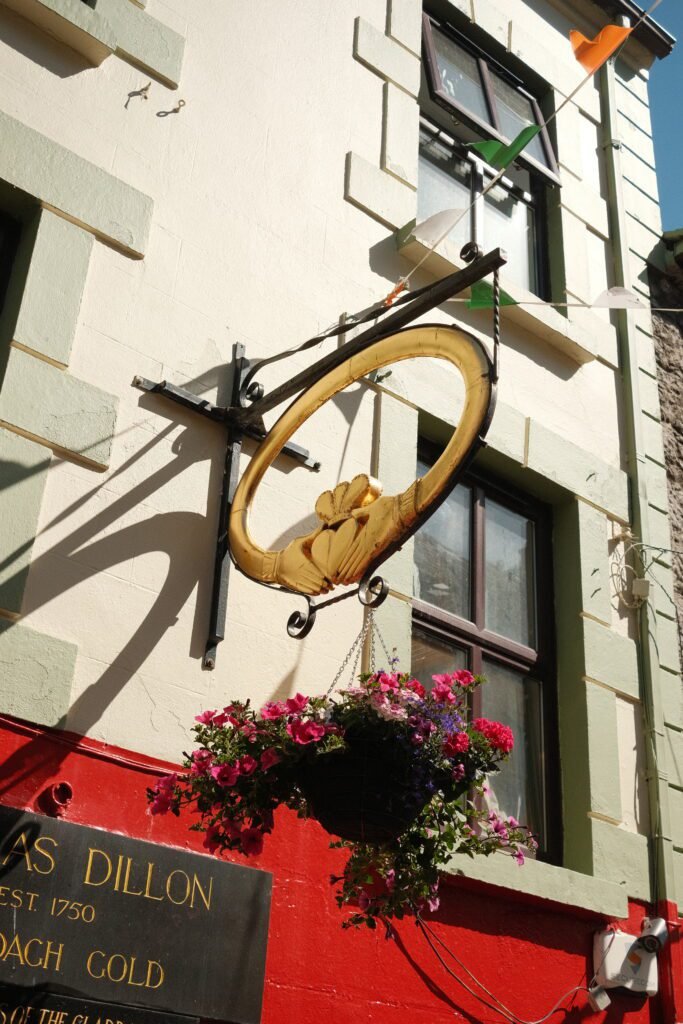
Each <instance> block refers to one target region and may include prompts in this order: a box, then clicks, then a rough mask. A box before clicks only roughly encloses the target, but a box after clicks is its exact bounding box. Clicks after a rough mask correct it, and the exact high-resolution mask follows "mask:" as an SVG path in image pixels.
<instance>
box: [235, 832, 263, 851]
mask: <svg viewBox="0 0 683 1024" xmlns="http://www.w3.org/2000/svg"><path fill="white" fill-rule="evenodd" d="M240 843H241V845H242V853H245V854H246V855H247V857H251V856H258V855H259V853H261V851H262V850H263V833H262V832H261V831H260V830H259V829H257V828H245V830H244V831H243V832H242V835H241V837H240Z"/></svg>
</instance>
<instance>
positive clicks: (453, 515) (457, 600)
mask: <svg viewBox="0 0 683 1024" xmlns="http://www.w3.org/2000/svg"><path fill="white" fill-rule="evenodd" d="M429 468H430V463H428V462H425V461H424V460H422V459H418V465H417V472H418V475H419V476H424V474H425V473H426V472H427V470H428V469H429ZM471 495H472V492H471V488H469V487H466V486H464V485H462V484H459V485H458V486H457V487H456V488H455V490H454V491H452V492H451V494H449V496H448V498H447V499H446V500H445V501H444V503H443V504H442V505H441V506H440V507H439V508H438V509H437V510H436V512H435V513H434V514H433V515H432V516H431V518H430V519H428V520H427V522H426V523H425V524H424V525H423V526H422V528H421V529H420V530H419V531H418V532H417V533H416V534H415V580H414V593H415V597H417V598H419V599H420V600H422V601H428V602H429V603H430V604H434V605H436V606H437V607H439V608H442V609H443V610H444V611H448V612H452V613H453V614H454V615H459V616H460V617H461V618H464V619H467V618H469V617H470V561H471V554H470V535H471V514H472V513H471V505H472V496H471Z"/></svg>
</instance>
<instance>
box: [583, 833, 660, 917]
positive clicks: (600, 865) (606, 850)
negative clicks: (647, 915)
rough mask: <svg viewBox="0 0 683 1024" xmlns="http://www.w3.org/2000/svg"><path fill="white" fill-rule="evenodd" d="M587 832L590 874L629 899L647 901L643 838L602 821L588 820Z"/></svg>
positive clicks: (646, 869)
mask: <svg viewBox="0 0 683 1024" xmlns="http://www.w3.org/2000/svg"><path fill="white" fill-rule="evenodd" d="M591 829H592V834H593V869H594V873H595V874H596V875H597V876H598V877H599V878H609V879H610V880H611V881H613V882H616V883H617V884H618V885H620V886H622V887H623V889H624V892H626V893H627V894H628V895H629V896H630V897H631V898H632V899H641V900H649V899H650V898H651V891H650V871H649V853H648V840H647V837H646V836H640V835H636V834H635V833H634V832H626V831H625V830H624V829H621V828H618V827H617V826H616V825H610V824H609V823H608V822H606V821H596V820H592V821H591Z"/></svg>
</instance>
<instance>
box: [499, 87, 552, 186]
mask: <svg viewBox="0 0 683 1024" xmlns="http://www.w3.org/2000/svg"><path fill="white" fill-rule="evenodd" d="M491 79H492V81H493V93H494V96H495V97H496V110H497V112H498V120H499V122H500V130H501V131H502V133H503V135H505V136H507V138H508V139H515V138H516V137H517V136H518V135H519V133H520V132H521V130H522V128H526V127H527V125H530V124H538V121H537V120H536V115H535V113H534V108H533V106H532V105H531V100H530V99H528V98H527V97H526V96H524V95H523V93H521V92H518V91H517V89H515V88H514V86H512V85H509V84H508V83H507V82H505V81H503V79H502V78H499V77H498V76H497V75H495V74H493V72H492V73H491ZM524 151H525V153H527V154H528V155H529V156H531V157H533V158H534V160H538V162H539V164H543V166H544V167H548V161H547V160H546V156H545V150H544V148H543V143H542V142H541V139H540V138H539V136H538V135H537V136H536V138H535V139H532V140H531V142H530V143H529V145H528V146H526V148H525V150H524Z"/></svg>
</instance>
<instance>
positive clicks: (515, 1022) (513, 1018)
mask: <svg viewBox="0 0 683 1024" xmlns="http://www.w3.org/2000/svg"><path fill="white" fill-rule="evenodd" d="M416 918H417V925H418V927H419V928H420V930H421V931H422V934H423V935H424V937H425V939H426V940H427V942H428V944H429V946H430V948H431V950H432V952H433V953H434V955H435V956H436V957H437V959H438V960H439V962H440V964H441V965H442V967H443V968H444V970H445V971H446V972H447V973H448V974H449V975H450V976H451V977H452V978H453V979H454V980H455V981H457V982H458V984H459V985H462V987H463V988H465V989H466V990H467V991H468V992H469V993H470V994H471V995H473V996H474V997H475V999H477V1000H479V1002H481V1003H483V1004H484V1005H485V1006H487V1007H488V1008H489V1009H491V1010H496V1011H497V1012H498V1013H500V1014H501V1016H503V1017H505V1018H506V1019H507V1020H509V1021H510V1022H511V1024H544V1022H545V1021H546V1020H548V1018H549V1017H552V1015H553V1014H554V1013H555V1012H556V1011H557V1010H558V1009H559V1008H560V1006H561V1004H562V1003H563V1002H564V1001H565V999H566V998H567V997H568V996H570V995H574V994H575V993H577V992H586V993H588V992H590V989H591V987H592V986H593V984H594V983H595V982H596V980H597V976H598V973H599V971H600V968H601V967H602V965H603V963H604V962H605V959H606V957H607V954H608V952H609V950H610V949H611V946H612V943H613V942H614V934H613V935H612V938H611V939H610V942H609V944H608V946H607V949H606V950H605V952H604V954H603V957H602V960H601V961H600V963H599V964H598V966H597V967H596V969H595V973H594V974H593V977H592V978H591V980H590V981H589V982H588V985H576V986H574V988H571V989H569V990H568V991H567V992H565V993H564V995H563V996H561V997H560V998H559V999H558V1000H557V1002H556V1003H555V1004H554V1006H553V1008H552V1009H551V1010H549V1011H548V1013H546V1014H545V1015H544V1016H543V1017H541V1018H539V1019H538V1020H535V1021H527V1020H524V1018H522V1017H518V1016H517V1014H516V1013H514V1012H513V1011H512V1010H510V1009H509V1008H508V1007H507V1006H506V1005H505V1003H503V1002H501V1000H500V999H499V998H498V997H497V996H496V995H494V993H493V992H491V991H490V990H489V989H488V988H487V987H486V986H485V985H484V984H483V982H481V981H479V979H478V978H477V977H476V975H475V974H473V973H472V971H470V970H469V968H468V967H467V966H466V965H465V964H464V963H463V962H462V960H460V959H459V957H457V956H456V954H455V953H454V952H453V950H452V949H451V948H450V947H449V946H447V945H446V943H445V942H444V941H443V939H441V938H440V936H438V935H437V934H436V932H434V931H432V929H431V928H430V927H429V925H427V924H425V922H424V921H423V919H422V917H421V916H420V914H419V913H418V914H417V915H416ZM432 938H433V939H434V940H436V942H438V943H439V945H440V946H442V947H443V949H445V950H446V952H447V953H448V955H449V956H450V957H451V958H452V959H453V960H455V962H456V963H457V964H458V965H459V966H460V967H461V968H462V970H463V971H465V973H466V974H467V975H468V977H470V978H471V979H472V981H474V982H475V984H476V985H478V986H479V988H480V989H482V991H483V992H485V993H486V995H487V996H488V997H489V998H490V999H492V1000H493V1001H494V1003H496V1004H497V1005H495V1006H494V1005H492V1004H491V1003H489V1002H488V1000H486V999H483V998H482V997H481V996H480V995H478V993H477V992H475V991H473V990H472V989H471V988H470V987H469V985H467V984H466V983H465V982H464V981H463V980H462V978H459V977H458V976H457V975H456V974H455V973H454V972H453V971H452V970H451V969H450V968H449V967H448V965H447V964H446V962H445V961H444V959H443V957H442V956H441V954H440V953H439V951H438V950H437V948H436V946H435V945H434V942H433V941H432Z"/></svg>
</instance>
